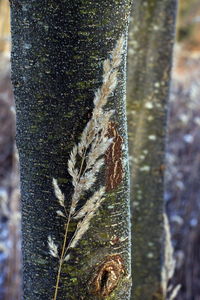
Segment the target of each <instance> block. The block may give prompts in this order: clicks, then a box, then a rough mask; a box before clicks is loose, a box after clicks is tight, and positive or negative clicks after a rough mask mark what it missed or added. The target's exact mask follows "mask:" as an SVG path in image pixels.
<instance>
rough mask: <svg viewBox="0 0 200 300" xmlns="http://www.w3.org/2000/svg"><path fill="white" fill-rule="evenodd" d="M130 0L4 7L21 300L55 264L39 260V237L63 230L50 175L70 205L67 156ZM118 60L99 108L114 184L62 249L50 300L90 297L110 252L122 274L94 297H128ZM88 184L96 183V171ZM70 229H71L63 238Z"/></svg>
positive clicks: (44, 252) (48, 286)
mask: <svg viewBox="0 0 200 300" xmlns="http://www.w3.org/2000/svg"><path fill="white" fill-rule="evenodd" d="M130 2H131V1H128V0H112V1H110V0H106V1H89V0H83V1H77V0H75V1H69V0H62V1H54V0H48V1H47V0H46V1H44V0H37V1H31V2H30V1H28V0H21V1H18V0H12V2H11V17H12V21H11V25H12V82H13V86H14V93H15V100H16V111H17V147H18V150H19V156H20V169H21V194H22V237H23V242H22V248H23V291H24V299H25V300H36V299H37V300H38V299H40V300H43V299H44V300H47V299H52V296H53V292H54V286H55V280H56V274H57V269H58V261H57V260H56V259H54V258H52V257H51V256H50V255H49V252H48V245H47V237H48V235H49V234H51V235H52V236H54V237H55V242H56V243H58V244H59V242H60V241H62V239H63V232H64V228H63V227H64V224H63V223H62V221H61V220H60V218H58V216H57V214H56V211H57V210H58V209H59V205H58V204H57V201H56V199H55V196H54V191H53V188H52V178H53V177H54V178H57V179H58V183H59V186H60V187H61V189H62V191H63V192H64V193H65V195H66V203H67V206H68V207H70V204H71V203H70V201H71V198H70V197H71V194H72V184H71V177H70V176H69V174H68V173H67V161H68V159H69V154H70V151H71V150H72V148H73V145H74V144H75V143H77V142H78V140H79V137H80V134H81V133H82V131H83V129H84V127H85V125H86V123H87V122H88V120H89V118H90V117H91V112H92V109H93V97H94V92H95V91H96V90H97V88H98V87H99V86H100V85H101V81H102V77H101V76H102V62H103V61H104V60H105V59H106V58H107V56H108V55H109V53H110V51H111V50H112V49H113V48H114V46H115V43H116V41H117V40H118V38H119V37H120V36H121V34H125V35H126V33H127V26H128V16H129V9H130V4H131V3H130ZM125 60H126V58H125V55H124V57H123V64H122V66H121V68H120V72H119V82H118V86H117V88H116V90H115V93H114V95H113V96H112V97H111V98H110V99H109V101H108V105H107V108H108V109H115V115H114V117H113V122H116V123H117V124H118V132H119V135H120V136H121V137H122V139H123V148H122V162H123V171H124V175H123V180H122V181H121V183H120V184H119V185H118V186H116V188H115V189H114V190H112V191H109V192H107V193H106V200H105V201H104V203H103V205H102V207H101V209H100V211H99V212H98V214H97V215H96V216H95V218H94V219H93V220H92V223H91V227H90V229H89V230H88V232H87V233H86V234H85V236H84V238H83V239H82V240H81V241H80V243H79V244H78V245H77V247H76V248H75V249H74V250H73V252H71V258H70V260H69V261H68V262H67V263H66V264H65V266H64V268H63V272H62V280H61V284H60V289H59V296H58V299H67V300H71V299H99V295H98V296H97V295H96V296H95V295H94V294H93V293H91V289H90V282H91V280H92V278H94V274H95V271H96V269H97V268H98V266H99V265H101V264H103V263H104V261H105V259H106V257H108V256H110V255H120V257H122V259H123V261H124V270H125V271H124V273H123V274H121V275H122V276H121V275H120V278H119V280H118V281H117V284H116V287H115V288H113V290H112V291H111V293H109V295H108V296H107V295H106V296H103V298H106V299H119V300H128V299H129V297H130V285H131V283H130V240H129V235H130V232H129V201H128V190H129V189H128V172H127V168H128V166H127V147H126V145H127V136H126V113H125ZM98 184H99V185H100V184H104V185H105V170H104V171H102V174H101V176H100V179H99V182H98ZM74 228H75V227H74V224H71V226H70V228H69V231H70V234H73V231H74ZM113 237H118V243H112V242H111V241H113ZM69 238H70V237H69ZM108 279H109V276H108ZM105 280H106V279H105V278H104V281H105ZM106 285H107V283H106V282H104V283H103V286H106ZM102 289H103V287H102Z"/></svg>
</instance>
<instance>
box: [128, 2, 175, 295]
mask: <svg viewBox="0 0 200 300" xmlns="http://www.w3.org/2000/svg"><path fill="white" fill-rule="evenodd" d="M175 17H176V0H172V1H171V0H162V1H159V0H145V1H137V2H136V4H135V6H134V9H133V12H132V18H131V24H130V28H129V52H128V88H127V101H128V127H129V128H128V132H129V153H130V160H131V164H130V166H131V167H130V169H131V204H132V208H131V210H132V215H133V218H132V223H133V228H132V236H133V241H132V244H133V247H132V256H133V271H132V273H133V295H132V298H133V299H137V300H139V299H141V300H144V299H145V300H150V299H163V298H164V296H163V292H162V287H161V270H162V261H163V207H164V202H163V185H164V184H163V171H164V165H165V162H164V150H165V138H166V116H167V107H166V106H167V99H168V94H169V85H170V70H171V57H172V46H173V42H174V32H175Z"/></svg>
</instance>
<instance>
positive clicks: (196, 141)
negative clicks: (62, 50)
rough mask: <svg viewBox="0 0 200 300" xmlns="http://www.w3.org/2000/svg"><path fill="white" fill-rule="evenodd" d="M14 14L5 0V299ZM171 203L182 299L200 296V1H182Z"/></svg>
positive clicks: (14, 264) (10, 286)
mask: <svg viewBox="0 0 200 300" xmlns="http://www.w3.org/2000/svg"><path fill="white" fill-rule="evenodd" d="M10 42H11V39H10V12H9V2H8V0H0V300H19V299H21V296H20V295H21V291H20V242H19V240H20V214H19V199H20V194H19V175H18V173H19V171H18V157H17V153H16V149H15V107H14V100H13V92H12V86H11V81H10ZM165 201H166V207H167V212H168V215H169V220H170V225H171V231H172V239H173V240H172V241H173V245H174V248H175V257H176V261H177V266H176V272H175V276H174V279H173V281H174V282H173V283H174V284H179V283H180V284H181V286H182V288H181V291H180V292H179V295H178V296H177V299H178V300H200V0H180V1H179V14H178V22H177V41H176V44H175V48H174V67H173V72H172V87H171V94H170V106H169V118H168V144H167V164H166V188H165Z"/></svg>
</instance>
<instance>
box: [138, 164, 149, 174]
mask: <svg viewBox="0 0 200 300" xmlns="http://www.w3.org/2000/svg"><path fill="white" fill-rule="evenodd" d="M150 169H151V168H150V166H147V165H146V166H142V167H141V168H140V171H142V172H149V171H150Z"/></svg>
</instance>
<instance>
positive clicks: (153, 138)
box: [148, 134, 157, 141]
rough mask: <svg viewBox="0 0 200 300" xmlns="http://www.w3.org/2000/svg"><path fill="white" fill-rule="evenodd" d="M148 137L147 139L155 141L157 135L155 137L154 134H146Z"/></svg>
mask: <svg viewBox="0 0 200 300" xmlns="http://www.w3.org/2000/svg"><path fill="white" fill-rule="evenodd" d="M148 139H149V140H150V141H156V139H157V137H156V135H154V134H151V135H149V136H148Z"/></svg>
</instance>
